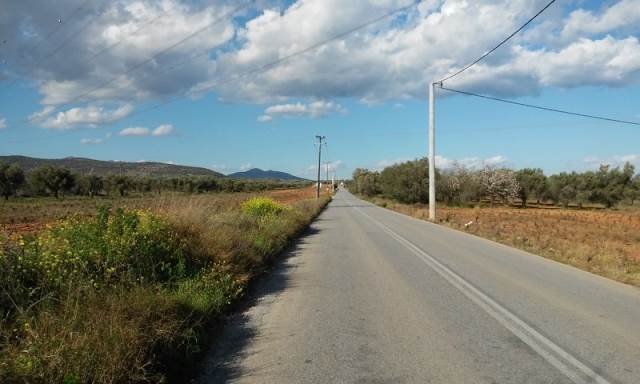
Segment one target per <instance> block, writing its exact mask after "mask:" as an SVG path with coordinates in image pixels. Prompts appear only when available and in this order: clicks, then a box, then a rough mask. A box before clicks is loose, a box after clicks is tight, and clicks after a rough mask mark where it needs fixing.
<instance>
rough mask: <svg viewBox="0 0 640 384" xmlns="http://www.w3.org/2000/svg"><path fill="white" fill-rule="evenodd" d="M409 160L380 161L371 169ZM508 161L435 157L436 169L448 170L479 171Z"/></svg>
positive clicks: (503, 159)
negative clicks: (464, 169)
mask: <svg viewBox="0 0 640 384" xmlns="http://www.w3.org/2000/svg"><path fill="white" fill-rule="evenodd" d="M411 160H413V159H409V158H397V159H393V160H381V161H379V162H377V163H376V165H375V166H374V167H373V169H374V170H377V171H380V170H382V169H384V168H386V167H389V166H391V165H395V164H400V163H404V162H407V161H411ZM508 161H509V160H508V159H507V158H506V157H505V156H502V155H495V156H491V157H487V158H482V157H464V158H460V159H450V158H447V157H444V156H440V155H436V167H437V168H438V169H450V168H453V167H457V166H460V167H464V168H471V169H480V168H483V167H484V166H491V167H497V166H504V165H506V163H507V162H508Z"/></svg>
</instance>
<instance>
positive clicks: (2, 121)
mask: <svg viewBox="0 0 640 384" xmlns="http://www.w3.org/2000/svg"><path fill="white" fill-rule="evenodd" d="M5 128H7V119H6V118H4V117H2V115H0V129H5Z"/></svg>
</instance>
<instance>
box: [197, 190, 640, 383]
mask: <svg viewBox="0 0 640 384" xmlns="http://www.w3.org/2000/svg"><path fill="white" fill-rule="evenodd" d="M257 290H258V292H257V293H256V295H257V299H256V302H255V303H254V305H252V306H251V307H250V308H248V309H247V310H246V311H244V312H243V313H239V314H237V315H234V316H233V317H232V318H231V319H230V322H229V325H228V326H227V327H226V328H225V331H224V332H223V335H222V336H221V340H220V341H219V342H217V343H216V345H215V347H214V348H213V350H212V352H211V353H210V356H208V357H207V358H206V359H205V360H206V361H205V363H204V365H205V366H204V368H203V374H202V376H201V377H200V378H199V381H200V382H201V383H222V382H237V383H519V384H520V383H602V384H605V383H612V384H613V383H629V384H637V383H640V290H638V289H636V288H633V287H630V286H626V285H623V284H620V283H616V282H614V281H610V280H607V279H605V278H602V277H599V276H595V275H592V274H589V273H586V272H583V271H580V270H578V269H575V268H572V267H568V266H565V265H562V264H559V263H556V262H553V261H550V260H547V259H544V258H542V257H538V256H534V255H531V254H528V253H525V252H522V251H518V250H516V249H513V248H510V247H506V246H503V245H499V244H497V243H493V242H490V241H488V240H484V239H481V238H478V237H474V236H471V235H467V234H464V233H462V232H458V231H454V230H451V229H448V228H444V227H442V226H438V225H435V224H431V223H428V222H424V221H419V220H416V219H413V218H410V217H407V216H403V215H400V214H397V213H394V212H391V211H389V210H386V209H383V208H380V207H376V206H374V205H372V204H370V203H367V202H364V201H362V200H359V199H357V198H355V197H354V196H352V195H351V194H349V193H348V192H346V191H340V192H338V194H337V195H336V197H335V198H334V200H333V202H332V203H331V204H330V205H329V207H328V208H327V210H326V211H325V212H324V213H323V214H322V215H321V216H320V217H319V218H318V219H317V220H316V221H315V222H314V223H313V225H312V226H311V229H310V233H309V234H308V235H307V236H305V237H303V238H302V239H301V240H300V241H299V242H298V244H297V245H296V246H295V247H294V249H292V250H291V251H290V252H289V253H288V254H287V255H285V257H283V259H282V260H281V262H280V263H279V265H278V266H277V267H276V268H275V270H274V271H273V273H271V274H270V275H269V276H268V277H267V278H266V279H265V280H264V281H262V283H261V284H260V286H259V287H258V289H257Z"/></svg>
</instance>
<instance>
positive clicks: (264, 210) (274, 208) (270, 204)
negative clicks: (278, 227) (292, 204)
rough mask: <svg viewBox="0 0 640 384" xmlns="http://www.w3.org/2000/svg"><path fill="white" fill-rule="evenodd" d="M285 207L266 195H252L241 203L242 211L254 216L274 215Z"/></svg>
mask: <svg viewBox="0 0 640 384" xmlns="http://www.w3.org/2000/svg"><path fill="white" fill-rule="evenodd" d="M285 209H287V207H286V206H285V205H283V204H279V203H277V202H275V201H274V200H273V199H270V198H268V197H254V198H252V199H249V200H247V201H245V202H244V203H242V212H244V213H245V214H247V215H251V216H256V217H267V216H275V215H278V214H279V213H281V212H282V211H284V210H285Z"/></svg>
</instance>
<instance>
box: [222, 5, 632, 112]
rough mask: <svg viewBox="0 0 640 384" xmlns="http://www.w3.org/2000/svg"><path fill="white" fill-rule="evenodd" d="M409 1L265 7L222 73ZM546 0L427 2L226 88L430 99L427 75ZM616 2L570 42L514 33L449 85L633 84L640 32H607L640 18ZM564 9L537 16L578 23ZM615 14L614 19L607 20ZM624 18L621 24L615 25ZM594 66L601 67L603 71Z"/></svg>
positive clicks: (503, 89)
mask: <svg viewBox="0 0 640 384" xmlns="http://www.w3.org/2000/svg"><path fill="white" fill-rule="evenodd" d="M407 3H408V2H407V1H400V0H398V1H385V2H377V3H376V4H371V2H367V1H352V2H348V4H345V3H344V2H342V1H339V0H327V1H323V2H313V1H309V0H299V1H298V2H296V3H294V4H293V5H291V6H290V7H289V8H287V9H286V10H285V11H284V12H276V11H269V10H266V11H264V12H263V13H262V15H260V16H258V17H256V18H255V19H253V20H251V21H250V22H249V23H247V24H246V25H245V27H244V28H243V29H242V30H241V33H240V36H242V37H244V39H245V41H244V44H243V45H242V46H241V47H240V49H238V50H236V51H231V52H228V53H227V54H225V55H223V56H222V57H221V59H220V60H219V61H218V66H219V68H218V70H219V72H220V73H232V72H233V71H234V69H240V70H241V69H243V68H252V67H257V66H260V65H263V64H264V63H267V62H269V61H273V60H278V59H279V58H281V57H283V56H286V55H289V54H291V53H295V52H298V51H300V50H301V49H303V48H304V47H307V46H312V45H313V44H314V43H317V42H319V41H323V40H325V39H327V38H328V37H330V36H333V35H335V34H336V33H338V32H339V31H343V30H347V29H349V27H352V26H353V25H354V22H353V20H368V19H372V18H374V17H375V16H377V15H380V14H383V13H385V12H386V11H387V10H389V9H392V8H396V7H399V6H401V5H404V4H407ZM542 4H543V2H542V1H502V2H495V1H488V0H484V1H482V0H480V1H473V2H461V1H455V0H446V1H441V2H435V1H425V2H422V3H421V4H420V6H418V7H414V8H413V9H412V10H411V11H410V12H408V14H406V15H403V17H402V20H401V21H400V20H395V21H394V20H387V22H382V23H379V24H376V25H375V26H372V27H370V28H368V29H365V30H363V31H360V32H358V33H355V34H352V35H349V36H348V37H345V38H343V39H338V40H336V41H334V42H332V43H330V44H327V45H326V46H323V47H322V48H320V49H317V50H313V51H311V52H308V53H305V54H304V55H300V56H297V57H295V58H293V59H291V60H287V61H285V62H283V63H281V64H279V65H278V66H277V67H274V68H273V69H272V70H270V71H267V72H263V73H259V74H256V75H252V76H251V77H249V78H244V79H243V81H242V82H235V83H233V84H228V85H224V86H222V87H221V88H220V89H219V91H220V92H221V93H222V95H223V96H224V97H227V98H230V99H241V100H247V99H248V100H256V101H264V100H273V99H283V98H284V99H287V98H292V97H314V98H318V99H331V98H335V97H356V98H359V99H360V100H362V101H364V102H366V103H377V102H380V101H385V100H389V99H405V98H423V97H425V95H426V88H427V87H426V85H427V83H428V82H429V81H430V80H433V79H438V78H441V77H444V75H446V74H447V73H451V72H453V71H454V70H456V69H458V68H461V67H462V66H464V65H465V64H467V63H468V62H469V61H471V60H472V59H474V58H476V57H477V56H478V55H480V54H481V53H483V52H484V50H485V49H488V48H489V47H491V46H493V45H495V43H496V42H497V41H500V40H501V39H502V38H503V37H504V36H506V35H507V34H509V33H510V32H511V31H513V30H514V29H515V28H517V27H518V26H520V25H521V24H522V23H523V21H524V20H526V19H527V18H528V17H529V16H530V15H532V14H534V13H535V12H536V11H537V10H538V9H539V8H540V7H541V6H542ZM625 4H626V5H625V9H627V13H633V12H630V11H629V9H638V1H637V0H636V1H626V2H625ZM616 5H617V4H616ZM616 5H613V6H611V7H609V8H606V7H604V8H603V9H601V10H599V11H593V12H591V13H590V14H592V15H593V16H594V17H597V18H598V19H603V20H607V21H606V22H603V23H604V24H606V27H601V28H599V29H598V30H587V29H585V28H583V29H580V28H573V29H574V30H576V32H574V33H573V36H572V37H571V38H570V39H566V41H564V42H563V43H562V44H561V45H559V46H553V45H550V46H549V47H544V48H541V43H542V42H546V41H547V39H550V40H552V39H553V38H559V37H560V35H561V34H562V30H560V29H557V28H556V29H553V30H551V31H549V33H546V34H539V35H538V38H537V39H533V36H534V35H533V34H529V35H528V36H527V39H525V38H523V37H521V36H517V37H516V38H515V39H513V40H512V42H510V43H509V44H507V45H506V46H504V47H503V48H502V49H501V50H500V51H497V52H496V53H495V54H494V55H492V56H491V57H490V58H489V59H488V60H486V61H485V62H483V63H482V64H481V65H478V66H476V67H473V68H472V70H470V71H468V72H466V73H465V75H464V76H459V77H457V78H455V79H452V80H451V81H450V82H449V83H450V84H449V85H451V86H457V87H464V88H465V89H469V90H474V91H481V92H488V93H493V94H500V95H509V96H519V95H530V94H536V93H537V92H539V91H540V89H541V88H542V87H545V86H548V85H554V86H560V87H567V88H568V87H576V86H582V85H583V84H588V85H604V86H619V85H621V84H630V83H633V82H636V81H638V68H639V66H640V63H639V60H638V58H637V55H638V52H639V51H640V47H638V42H637V38H635V37H634V36H633V35H628V36H625V35H624V34H623V35H621V36H615V37H612V36H613V35H612V36H606V35H602V33H605V32H609V31H611V30H613V29H616V28H619V27H620V26H622V25H625V26H627V27H628V29H627V31H631V30H633V31H637V30H638V29H640V28H639V27H638V25H640V24H638V23H635V22H634V18H635V17H636V16H627V17H626V18H623V15H624V14H625V13H626V12H621V11H619V10H617V9H618V8H622V7H620V6H619V7H616ZM336 7H339V8H340V9H341V15H340V17H334V12H332V10H333V9H335V8H336ZM634 7H635V8H634ZM559 12H562V9H561V8H557V9H556V10H551V11H550V12H548V14H547V13H545V14H543V16H542V17H540V21H539V22H542V23H544V21H545V20H546V18H547V17H548V18H551V19H555V18H558V24H560V25H563V24H566V25H568V24H570V23H572V21H571V20H572V18H571V17H566V18H564V19H563V18H562V17H557V16H555V14H557V13H559ZM595 12H598V14H597V15H596V14H595ZM634 13H635V14H636V15H637V12H634ZM610 14H611V15H613V14H615V15H617V16H615V17H614V16H607V15H610ZM618 18H622V19H623V20H620V21H619V22H614V21H612V20H614V19H616V20H617V19H618ZM308 19H312V20H313V21H314V23H313V24H311V25H310V26H308V28H305V30H304V32H303V33H300V20H308ZM498 20H499V22H497V21H498ZM535 25H536V24H534V26H535ZM543 46H544V45H543ZM536 67H539V68H536ZM596 68H599V69H601V70H602V71H601V72H597V71H596ZM594 74H596V76H594Z"/></svg>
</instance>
